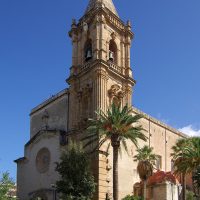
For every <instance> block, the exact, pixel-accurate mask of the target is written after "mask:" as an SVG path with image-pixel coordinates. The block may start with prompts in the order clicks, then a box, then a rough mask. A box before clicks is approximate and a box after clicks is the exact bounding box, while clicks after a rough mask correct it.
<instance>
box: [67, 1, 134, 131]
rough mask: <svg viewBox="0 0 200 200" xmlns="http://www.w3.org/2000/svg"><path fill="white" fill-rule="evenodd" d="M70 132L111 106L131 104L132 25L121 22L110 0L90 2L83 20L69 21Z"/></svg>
mask: <svg viewBox="0 0 200 200" xmlns="http://www.w3.org/2000/svg"><path fill="white" fill-rule="evenodd" d="M69 36H70V37H71V39H72V46H73V56H72V67H71V69H70V77H69V78H68V79H67V82H68V84H69V85H70V99H71V105H70V109H71V110H70V114H71V115H72V116H71V121H70V123H69V126H70V128H71V129H74V128H79V126H82V125H83V124H84V120H85V119H87V118H88V117H94V111H95V110H97V109H99V108H101V109H102V110H104V111H106V109H107V108H108V106H109V105H110V104H111V103H112V102H115V103H121V105H125V104H128V105H129V106H131V103H132V87H133V86H134V84H135V81H134V79H133V75H132V70H131V66H130V46H131V40H132V39H133V33H132V32H131V23H130V21H128V22H127V23H126V24H124V23H123V22H122V20H121V19H120V18H119V15H118V13H117V11H116V9H115V6H114V4H113V2H112V0H90V1H89V4H88V6H87V9H86V11H85V13H84V15H83V17H82V18H81V19H80V20H79V21H78V22H76V20H75V19H73V20H72V25H71V30H70V32H69Z"/></svg>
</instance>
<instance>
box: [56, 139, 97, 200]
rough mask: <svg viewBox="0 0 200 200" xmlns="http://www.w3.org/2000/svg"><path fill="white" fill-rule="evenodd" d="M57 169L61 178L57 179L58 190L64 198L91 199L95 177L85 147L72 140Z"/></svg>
mask: <svg viewBox="0 0 200 200" xmlns="http://www.w3.org/2000/svg"><path fill="white" fill-rule="evenodd" d="M60 160H61V161H60V163H57V166H56V171H57V172H58V173H59V174H60V176H61V179H60V180H59V181H57V183H56V188H57V192H58V193H60V194H61V196H62V199H63V200H90V199H91V198H92V196H93V193H94V192H95V182H94V177H93V175H92V173H91V169H90V161H89V158H88V155H87V154H86V153H85V152H84V151H83V148H82V147H81V146H80V145H77V144H76V143H73V142H70V144H69V148H68V149H67V150H66V151H65V152H64V153H63V154H62V156H61V159H60Z"/></svg>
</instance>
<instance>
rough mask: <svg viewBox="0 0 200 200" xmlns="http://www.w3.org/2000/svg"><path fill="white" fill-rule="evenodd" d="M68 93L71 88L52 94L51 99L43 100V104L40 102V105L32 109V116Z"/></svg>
mask: <svg viewBox="0 0 200 200" xmlns="http://www.w3.org/2000/svg"><path fill="white" fill-rule="evenodd" d="M68 93H69V89H68V88H66V89H64V90H62V91H60V92H58V93H57V94H55V95H52V97H50V98H49V99H47V100H45V101H44V102H42V103H41V104H39V105H38V106H36V107H35V108H33V109H32V110H31V113H30V116H31V115H33V114H34V113H36V112H37V111H39V110H41V109H42V108H44V107H46V106H47V105H49V104H51V103H52V102H54V101H56V100H57V99H59V98H61V97H63V96H64V95H66V94H68Z"/></svg>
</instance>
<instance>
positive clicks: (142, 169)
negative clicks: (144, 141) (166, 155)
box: [134, 145, 157, 200]
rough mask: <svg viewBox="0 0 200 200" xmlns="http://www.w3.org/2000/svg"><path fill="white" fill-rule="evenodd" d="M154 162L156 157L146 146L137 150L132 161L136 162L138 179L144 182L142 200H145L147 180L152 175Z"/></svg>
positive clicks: (151, 149)
mask: <svg viewBox="0 0 200 200" xmlns="http://www.w3.org/2000/svg"><path fill="white" fill-rule="evenodd" d="M156 160H157V156H156V155H155V154H154V153H153V148H152V147H148V146H147V145H145V146H144V147H143V148H140V149H137V155H135V156H134V161H138V166H137V172H138V174H139V176H140V179H141V180H142V181H143V182H144V200H146V183H147V179H148V178H149V177H150V176H152V174H153V168H154V166H155V163H156V162H155V161H156Z"/></svg>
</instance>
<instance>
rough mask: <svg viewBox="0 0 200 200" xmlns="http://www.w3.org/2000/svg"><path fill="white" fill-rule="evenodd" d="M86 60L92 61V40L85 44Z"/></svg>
mask: <svg viewBox="0 0 200 200" xmlns="http://www.w3.org/2000/svg"><path fill="white" fill-rule="evenodd" d="M84 59H85V61H86V62H87V61H89V60H90V59H92V40H91V39H88V40H87V42H86V43H85V48H84Z"/></svg>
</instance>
